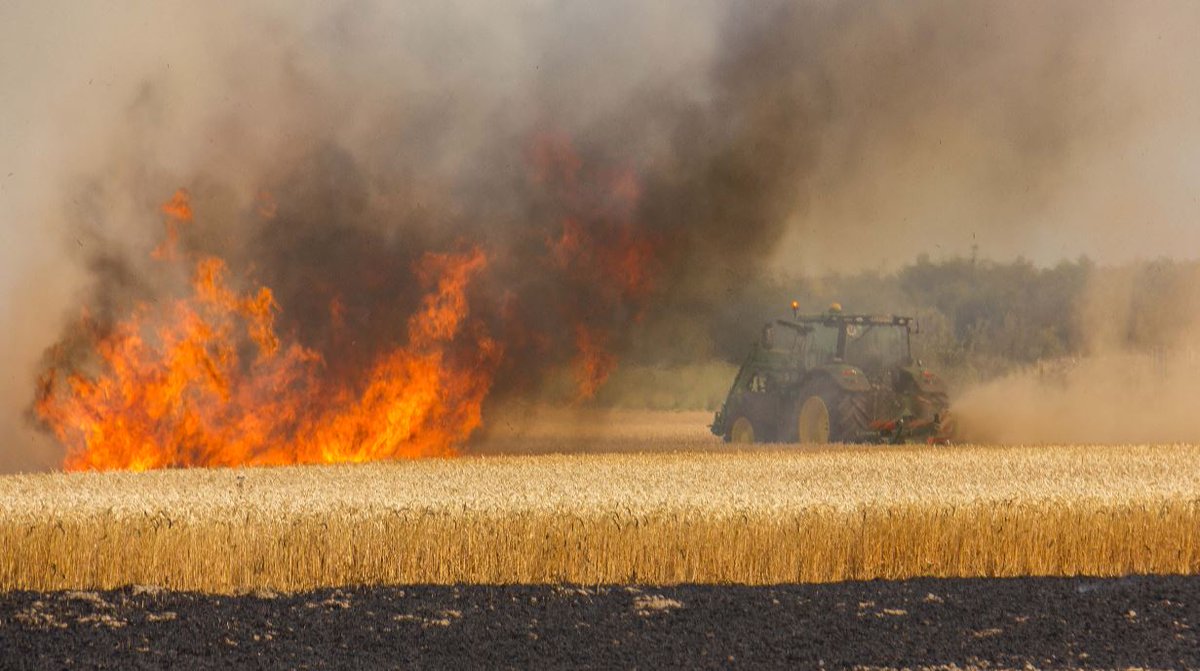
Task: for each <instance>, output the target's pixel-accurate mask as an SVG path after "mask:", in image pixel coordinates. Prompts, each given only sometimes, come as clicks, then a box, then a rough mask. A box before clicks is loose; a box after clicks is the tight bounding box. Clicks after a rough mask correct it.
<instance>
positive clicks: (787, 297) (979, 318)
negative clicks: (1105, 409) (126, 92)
mask: <svg viewBox="0 0 1200 671" xmlns="http://www.w3.org/2000/svg"><path fill="white" fill-rule="evenodd" d="M719 298H720V299H721V300H719V301H718V302H715V303H714V304H710V305H703V306H695V309H694V311H693V314H694V316H693V317H691V318H684V319H676V320H674V321H673V322H672V323H669V324H663V323H658V324H650V325H648V326H647V327H646V328H645V329H644V330H643V332H641V333H639V334H637V336H636V340H635V343H634V345H635V346H634V347H633V348H631V354H633V356H632V357H631V360H630V363H632V364H633V365H635V366H636V365H650V364H654V363H657V364H658V365H662V364H666V365H668V366H683V365H693V364H696V363H700V362H704V361H712V360H723V361H727V362H730V363H736V362H739V361H740V360H741V358H742V357H744V356H745V353H746V351H747V349H748V347H749V345H750V343H751V342H753V340H754V339H755V338H756V337H757V335H758V332H759V329H760V328H761V326H762V324H763V323H765V322H767V321H770V320H773V319H776V318H781V317H787V316H790V314H791V309H790V307H789V306H790V304H791V301H792V300H797V301H799V302H800V305H801V311H802V312H820V311H822V310H824V309H826V308H827V307H828V306H829V304H830V303H832V302H834V301H836V302H839V303H841V304H842V305H843V307H844V309H845V310H846V311H847V312H868V313H888V312H892V313H902V314H910V315H914V316H916V317H917V318H918V319H919V321H920V325H921V331H922V332H921V334H920V336H918V337H917V338H915V339H914V351H915V352H916V353H917V354H918V356H921V357H923V358H924V359H925V360H926V361H927V362H928V363H930V364H931V365H935V366H938V367H939V368H941V369H943V370H944V372H945V373H946V374H947V375H948V376H949V377H951V378H952V380H955V381H959V382H970V381H976V380H980V379H987V378H990V377H994V376H996V375H1000V374H1003V373H1005V372H1008V371H1011V370H1013V369H1014V368H1018V367H1022V366H1027V365H1030V364H1035V363H1038V362H1043V361H1048V360H1056V359H1062V358H1067V357H1078V356H1082V355H1086V354H1088V353H1090V352H1095V351H1099V350H1103V349H1121V350H1125V351H1128V350H1133V351H1151V352H1152V351H1156V350H1166V349H1175V348H1181V347H1182V348H1188V347H1191V337H1192V335H1193V334H1195V333H1196V332H1197V329H1196V328H1195V327H1196V326H1197V325H1198V322H1200V320H1198V317H1200V262H1196V261H1174V260H1156V261H1152V262H1142V263H1131V264H1125V265H1119V266H1105V265H1099V264H1097V263H1095V262H1093V261H1091V260H1089V259H1087V258H1079V259H1076V260H1072V261H1063V262H1061V263H1058V264H1057V265H1054V266H1052V267H1039V266H1037V265H1034V264H1033V263H1031V262H1030V261H1027V260H1025V259H1017V260H1014V261H1011V262H1005V263H1000V262H995V261H988V260H975V259H972V258H949V259H944V260H937V261H934V260H931V259H930V258H929V257H927V256H921V257H919V258H917V259H916V261H915V262H914V263H912V264H909V265H907V266H904V267H902V268H900V269H899V270H895V271H891V272H876V271H867V272H859V273H854V274H844V275H829V276H824V277H815V278H795V277H784V276H773V277H764V278H761V279H758V280H754V281H747V282H746V283H745V284H744V285H743V286H741V287H739V288H738V290H736V291H733V292H731V293H729V294H728V295H727V296H724V297H719Z"/></svg>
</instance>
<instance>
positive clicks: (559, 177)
mask: <svg viewBox="0 0 1200 671" xmlns="http://www.w3.org/2000/svg"><path fill="white" fill-rule="evenodd" d="M531 162H532V163H533V165H534V177H535V179H536V180H538V181H539V182H542V183H547V184H549V185H550V186H551V187H552V188H554V189H556V190H557V192H558V196H559V199H560V200H561V201H562V203H563V204H564V210H565V212H566V213H565V214H564V215H563V217H562V218H561V221H560V228H561V232H560V233H559V234H558V235H556V236H549V237H547V239H546V250H547V252H549V259H550V261H551V263H552V264H553V265H554V266H555V267H556V268H557V270H558V271H559V272H560V273H561V274H562V275H563V278H564V280H565V281H566V282H567V283H568V284H570V285H573V286H577V287H580V288H586V289H585V290H581V291H580V292H579V293H580V294H581V295H587V296H590V297H591V299H592V300H591V302H590V303H588V304H583V305H574V306H571V312H570V314H568V315H567V319H568V320H569V321H570V322H572V332H573V343H574V346H575V350H576V355H575V357H574V359H573V366H574V369H575V380H576V384H577V390H578V398H579V399H581V400H582V399H589V398H592V397H593V396H595V394H596V392H597V391H598V390H599V388H600V387H601V386H602V385H603V384H604V382H605V381H606V380H607V379H608V377H609V375H611V374H612V372H613V371H614V370H615V369H616V366H617V357H616V356H615V355H613V354H612V345H613V341H614V340H615V339H616V338H617V331H618V330H619V329H620V328H621V327H623V326H624V325H625V324H626V323H627V321H638V320H640V319H641V316H642V310H643V309H644V307H645V303H646V299H647V298H648V297H649V296H650V294H651V293H652V292H653V290H654V281H655V278H656V277H657V276H658V273H659V271H660V268H659V266H658V262H657V255H658V250H659V247H660V246H661V243H660V241H659V240H657V239H655V238H653V237H651V236H648V235H646V233H645V232H644V231H642V230H641V229H640V228H639V227H638V226H636V223H635V221H634V215H635V212H636V209H637V204H638V199H639V198H640V195H641V189H640V187H639V186H638V182H637V179H636V176H635V174H634V173H633V171H632V170H627V169H626V170H618V171H610V172H605V173H600V174H597V175H594V176H591V178H590V179H587V180H582V179H581V178H580V173H581V171H582V169H583V166H584V161H582V160H581V159H580V157H579V156H578V154H577V153H576V152H575V150H574V148H573V146H572V145H571V144H570V142H569V140H567V139H566V138H565V137H563V136H561V135H557V134H548V135H545V136H543V137H542V138H541V141H540V142H539V143H537V145H536V146H535V148H534V150H533V151H532V152H531ZM585 184H586V185H589V186H591V187H593V188H591V189H587V188H584V187H583V186H582V185H585ZM597 185H598V186H599V188H595V187H596V186H597ZM614 315H617V317H616V318H614ZM622 315H628V319H622V318H621V316H622Z"/></svg>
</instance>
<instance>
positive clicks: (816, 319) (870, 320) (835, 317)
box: [778, 312, 916, 326]
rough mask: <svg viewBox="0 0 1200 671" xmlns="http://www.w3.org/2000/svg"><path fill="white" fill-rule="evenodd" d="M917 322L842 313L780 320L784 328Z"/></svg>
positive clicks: (892, 317)
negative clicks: (803, 325) (808, 325)
mask: <svg viewBox="0 0 1200 671" xmlns="http://www.w3.org/2000/svg"><path fill="white" fill-rule="evenodd" d="M915 321H916V320H914V319H913V318H912V317H904V316H901V315H848V314H842V313H840V312H826V313H823V314H819V315H796V317H794V318H793V319H780V320H778V323H779V324H782V325H784V326H800V325H802V324H805V325H807V324H824V325H826V326H838V325H841V324H866V325H871V326H909V325H910V324H913V323H914V322H915Z"/></svg>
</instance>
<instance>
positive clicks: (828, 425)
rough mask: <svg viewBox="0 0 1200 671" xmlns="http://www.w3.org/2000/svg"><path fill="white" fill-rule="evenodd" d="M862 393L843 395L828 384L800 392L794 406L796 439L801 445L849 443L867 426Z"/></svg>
mask: <svg viewBox="0 0 1200 671" xmlns="http://www.w3.org/2000/svg"><path fill="white" fill-rule="evenodd" d="M868 402H869V399H868V397H867V395H866V394H865V393H862V392H852V391H846V390H845V389H842V388H841V387H838V386H837V385H836V384H834V383H833V382H830V381H829V380H820V381H818V382H816V383H814V384H812V385H809V386H806V387H805V388H804V389H803V390H801V393H800V398H799V400H798V401H797V406H796V438H797V441H798V442H801V443H850V442H854V441H856V440H859V439H860V436H862V435H863V434H864V433H866V432H867V431H868V426H869V425H870V412H869V411H868V404H869V403H868Z"/></svg>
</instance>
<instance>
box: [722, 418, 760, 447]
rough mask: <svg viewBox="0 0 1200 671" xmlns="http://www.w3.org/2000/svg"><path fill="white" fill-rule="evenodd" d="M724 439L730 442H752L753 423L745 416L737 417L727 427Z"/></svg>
mask: <svg viewBox="0 0 1200 671" xmlns="http://www.w3.org/2000/svg"><path fill="white" fill-rule="evenodd" d="M726 440H727V441H728V442H730V443H753V442H754V425H753V424H751V423H750V420H749V419H747V418H746V417H738V418H737V419H735V420H734V421H733V425H732V426H730V427H729V435H728V437H727V439H726Z"/></svg>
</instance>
